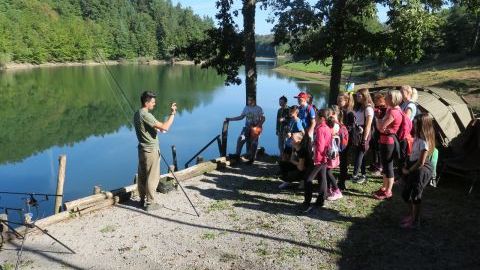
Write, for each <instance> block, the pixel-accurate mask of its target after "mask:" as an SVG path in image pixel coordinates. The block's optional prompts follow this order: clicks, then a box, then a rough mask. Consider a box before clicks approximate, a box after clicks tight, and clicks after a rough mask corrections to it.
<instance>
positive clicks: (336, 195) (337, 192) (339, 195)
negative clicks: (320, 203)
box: [327, 189, 343, 201]
mask: <svg viewBox="0 0 480 270" xmlns="http://www.w3.org/2000/svg"><path fill="white" fill-rule="evenodd" d="M341 198H343V195H342V192H341V191H340V189H336V190H335V191H333V192H332V195H330V196H328V197H327V200H329V201H336V200H338V199H341Z"/></svg>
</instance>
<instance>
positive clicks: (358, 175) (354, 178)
mask: <svg viewBox="0 0 480 270" xmlns="http://www.w3.org/2000/svg"><path fill="white" fill-rule="evenodd" d="M358 178H360V174H356V175H354V176H352V181H353V182H354V183H357V181H358Z"/></svg>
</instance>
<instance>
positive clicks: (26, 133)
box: [0, 61, 327, 216]
mask: <svg viewBox="0 0 480 270" xmlns="http://www.w3.org/2000/svg"><path fill="white" fill-rule="evenodd" d="M257 64H258V71H259V75H258V96H257V99H258V104H259V105H260V106H261V107H262V108H263V110H264V112H265V115H266V119H267V120H266V122H265V125H264V133H263V135H262V137H261V138H260V145H261V146H263V147H265V149H266V151H267V153H269V154H277V153H278V150H277V147H276V145H277V138H276V136H275V118H276V111H277V108H278V98H279V97H280V96H282V95H285V96H287V97H288V99H289V104H290V105H292V104H294V103H296V100H295V99H293V96H294V95H295V94H297V93H298V91H300V90H303V91H305V90H307V91H309V92H311V93H313V94H314V97H315V104H317V105H318V106H320V107H321V106H323V104H324V103H325V99H326V95H327V89H326V88H325V86H322V85H315V84H305V83H301V82H298V81H296V80H294V79H291V78H288V77H285V76H282V75H280V74H278V73H276V72H274V71H273V70H272V68H274V65H275V64H274V62H268V61H266V62H265V61H264V62H258V63H257ZM110 69H111V70H112V72H113V73H114V75H115V77H116V79H117V80H118V81H119V83H120V84H121V85H122V88H123V89H124V90H125V92H126V95H127V98H128V99H129V101H130V103H132V104H134V105H135V106H139V95H140V93H141V92H142V91H143V90H146V89H148V90H153V91H155V92H156V93H157V95H158V97H157V107H156V109H155V111H154V112H153V113H154V115H155V116H157V118H159V119H163V118H164V117H165V116H167V115H168V113H169V103H170V102H173V101H175V102H177V104H178V108H179V114H177V117H176V119H175V122H174V124H173V126H172V128H171V130H170V131H169V132H168V133H166V134H162V135H161V136H160V144H161V151H162V153H163V154H164V156H165V157H166V158H167V159H168V161H169V162H171V159H172V155H171V145H175V146H176V148H177V158H178V162H179V167H180V168H183V164H185V162H186V161H187V160H188V159H190V158H191V157H192V156H193V155H194V154H195V153H196V152H197V151H198V150H200V149H201V148H202V147H203V146H204V145H205V144H206V143H207V142H209V141H210V140H211V139H212V138H214V137H215V136H216V135H218V134H220V133H221V127H222V123H223V120H224V118H225V117H226V116H230V117H233V116H237V115H239V114H240V113H241V111H242V109H243V107H244V105H245V85H244V84H242V85H239V86H225V85H224V82H223V77H221V76H218V75H217V74H216V72H215V71H214V70H202V69H200V68H198V67H195V66H139V65H121V66H111V67H110ZM241 74H243V71H242V73H241ZM0 101H1V106H0V116H1V121H0V149H1V150H0V183H1V184H0V191H15V192H35V193H55V190H56V177H57V176H56V175H57V170H58V157H59V155H61V154H65V155H67V170H66V182H65V188H64V192H65V198H64V201H65V200H72V199H75V198H79V197H82V196H86V195H89V194H91V192H92V189H93V186H95V185H100V186H101V187H102V189H104V190H111V189H115V188H119V187H122V186H125V185H129V184H131V183H132V181H133V176H134V175H135V173H136V169H137V148H136V147H137V140H136V137H135V132H134V130H133V129H132V127H131V124H130V121H131V119H132V117H133V113H131V111H130V109H129V107H128V105H127V103H126V102H125V100H123V99H122V97H121V96H120V94H119V91H118V90H117V89H116V87H115V84H114V82H113V81H112V79H111V77H109V75H108V72H107V70H106V68H105V67H104V66H95V67H62V68H45V69H32V70H26V71H16V72H8V73H0ZM243 124H244V122H243V121H238V122H231V123H230V129H229V138H228V139H229V144H228V152H229V153H233V152H234V151H235V150H234V149H235V142H236V138H237V136H238V134H239V132H240V129H241V128H242V126H243ZM202 156H203V157H204V158H205V159H211V158H216V157H218V156H219V151H218V147H217V145H216V143H215V144H213V145H212V146H211V147H210V148H209V149H208V150H207V151H206V152H204V153H203V154H202ZM161 168H162V173H164V172H165V171H166V166H165V164H164V163H162V166H161ZM0 196H1V197H0V207H24V205H23V201H22V198H23V197H25V196H14V195H3V194H0ZM36 199H37V200H39V201H41V200H43V199H44V198H42V197H38V198H36ZM41 206H42V207H41V208H40V212H39V215H40V216H43V215H48V214H51V212H52V208H53V198H51V200H50V201H48V202H42V203H41ZM0 212H3V210H2V209H0ZM11 214H12V215H16V214H15V212H13V213H12V212H11ZM34 214H35V211H34Z"/></svg>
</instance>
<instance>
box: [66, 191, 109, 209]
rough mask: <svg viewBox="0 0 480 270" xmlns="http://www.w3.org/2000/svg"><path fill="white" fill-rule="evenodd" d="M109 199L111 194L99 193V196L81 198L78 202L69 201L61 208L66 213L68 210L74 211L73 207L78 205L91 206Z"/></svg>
mask: <svg viewBox="0 0 480 270" xmlns="http://www.w3.org/2000/svg"><path fill="white" fill-rule="evenodd" d="M110 198H113V194H112V192H103V193H100V194H96V195H91V196H88V197H85V198H81V199H78V200H73V201H70V202H66V203H65V204H64V207H63V208H64V209H65V210H66V211H70V210H72V209H74V208H75V207H78V206H79V205H88V204H92V203H95V202H100V201H103V200H105V199H110Z"/></svg>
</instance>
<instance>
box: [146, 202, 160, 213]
mask: <svg viewBox="0 0 480 270" xmlns="http://www.w3.org/2000/svg"><path fill="white" fill-rule="evenodd" d="M160 208H161V206H160V204H158V203H151V204H147V205H146V206H145V211H147V212H151V211H155V210H158V209H160Z"/></svg>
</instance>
